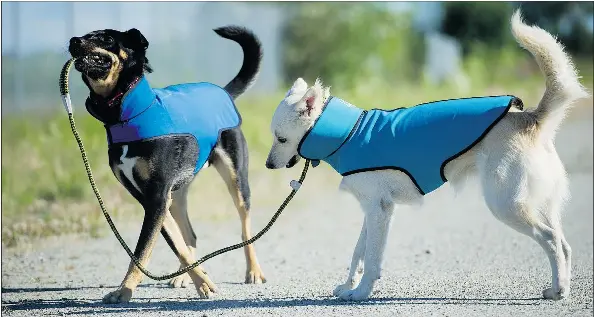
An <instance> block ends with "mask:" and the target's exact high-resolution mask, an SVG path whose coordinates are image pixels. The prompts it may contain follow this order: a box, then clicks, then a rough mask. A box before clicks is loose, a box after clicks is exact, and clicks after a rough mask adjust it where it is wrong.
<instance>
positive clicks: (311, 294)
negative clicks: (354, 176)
mask: <svg viewBox="0 0 594 317" xmlns="http://www.w3.org/2000/svg"><path fill="white" fill-rule="evenodd" d="M586 112H587V113H586V114H584V115H578V116H575V117H578V118H582V119H572V120H568V121H566V122H565V123H564V125H563V130H562V131H561V132H560V135H559V136H558V138H557V147H558V148H559V151H560V154H561V157H562V159H563V161H564V162H565V164H566V166H567V169H568V172H569V176H570V183H571V192H572V197H573V198H572V199H571V201H570V203H569V204H568V206H567V208H566V215H565V218H564V227H565V234H566V237H567V240H568V241H569V243H570V244H571V246H572V248H573V277H572V289H571V295H570V297H569V298H568V299H565V300H561V301H558V302H553V301H546V300H543V299H541V292H542V290H543V289H545V288H547V287H549V284H550V276H551V275H550V274H551V273H550V268H549V263H548V260H547V259H546V257H545V254H544V252H543V251H542V250H541V248H540V247H539V246H538V245H537V244H536V243H535V242H534V241H532V240H531V239H529V238H527V237H525V236H522V235H520V234H519V233H516V232H515V231H513V230H512V229H509V228H508V227H507V226H505V225H503V224H501V223H499V222H498V221H497V220H495V219H494V218H493V216H492V215H491V214H490V212H489V211H488V210H487V208H486V206H485V204H484V202H483V201H482V199H481V198H480V195H479V191H478V189H477V186H474V185H471V186H468V187H467V188H466V189H465V190H464V191H463V192H461V193H460V194H459V195H458V196H457V197H454V196H453V195H452V190H451V188H450V187H449V186H448V185H447V184H446V185H445V186H444V187H442V188H440V189H439V190H437V191H436V192H434V193H432V194H431V195H430V196H428V197H427V199H426V203H425V205H424V206H423V207H422V208H417V209H412V208H410V209H409V208H406V209H400V210H397V211H396V212H395V220H394V223H393V227H392V230H391V233H390V239H389V243H388V247H387V251H386V261H385V265H384V271H383V275H382V279H381V280H380V281H379V283H378V284H377V287H376V290H375V293H374V294H373V297H372V299H370V300H369V301H365V302H359V303H348V302H343V301H340V300H338V299H336V298H334V297H333V296H332V290H333V289H334V287H335V286H336V285H337V284H339V283H342V282H343V280H344V279H345V278H346V276H347V272H348V265H349V263H350V257H351V253H352V250H353V248H354V245H355V242H356V240H357V237H358V233H359V230H360V227H361V222H362V219H363V216H362V213H361V212H360V211H359V210H358V208H357V207H356V206H357V205H356V203H355V202H354V200H353V199H351V198H350V197H343V196H340V195H338V194H335V193H334V191H333V188H325V187H324V188H321V187H320V186H316V181H315V179H316V177H320V176H319V175H326V174H324V173H329V170H328V169H325V168H323V167H321V168H317V169H315V170H313V171H311V172H310V173H309V176H308V180H306V182H307V183H306V184H304V188H303V189H302V191H301V192H299V194H298V195H297V196H296V198H295V201H296V203H295V204H291V205H290V206H289V207H288V209H287V210H286V211H285V213H284V214H283V215H282V216H281V217H280V219H279V220H278V222H277V224H276V225H275V226H273V227H272V229H271V230H270V231H269V233H267V235H265V236H264V237H263V238H262V239H261V240H260V241H258V242H257V243H256V250H257V253H258V256H259V260H260V263H261V265H262V267H263V270H264V273H265V275H266V277H267V278H268V283H266V284H262V285H245V284H242V283H241V282H242V281H243V274H244V259H243V252H242V251H240V250H238V251H233V252H230V253H227V254H224V255H221V256H219V257H217V258H214V259H212V260H210V261H208V262H206V263H205V268H206V270H207V271H208V273H209V274H210V275H211V277H212V278H213V280H214V281H215V283H217V284H218V286H219V288H220V290H221V292H220V293H219V294H218V295H217V296H216V297H214V298H213V299H209V300H200V299H197V296H196V291H195V289H194V288H193V286H190V287H189V288H183V289H173V288H169V287H167V286H166V284H164V283H157V282H155V281H151V280H148V279H145V281H144V282H143V283H142V284H141V285H140V286H139V288H138V289H137V290H136V292H135V294H134V297H133V299H132V301H131V302H130V303H127V304H118V305H107V304H102V303H101V298H102V297H103V295H105V294H106V293H108V292H109V291H111V290H112V289H114V288H115V287H116V286H117V285H118V284H119V283H120V281H121V279H122V277H123V275H124V273H125V271H126V269H127V265H128V258H127V255H126V254H125V252H124V251H123V250H122V248H121V247H120V246H119V244H118V242H117V240H116V239H115V238H114V237H113V236H112V235H111V234H108V235H107V236H105V237H104V238H100V239H90V238H87V239H85V238H80V237H77V236H64V237H59V238H52V239H47V240H45V241H43V242H40V243H38V244H36V245H35V246H34V247H32V248H28V249H23V248H19V249H5V250H2V314H3V315H5V316H48V315H58V316H61V315H66V314H72V315H79V316H87V315H101V316H116V315H117V316H135V315H138V314H142V316H149V317H150V316H160V317H161V316H345V315H350V316H592V315H593V305H592V300H593V297H592V288H593V284H592V270H593V264H592V263H593V230H592V227H593V224H592V223H593V219H592V214H593V212H592V211H593V203H592V196H593V195H592V193H593V188H592V187H593V185H592V182H593V177H592V134H593V131H592V120H591V118H592V113H591V108H590V110H589V111H586ZM253 164H256V162H254V163H253ZM298 173H299V171H298V170H296V169H295V170H293V171H291V173H288V174H287V178H286V182H287V183H288V181H289V180H290V177H291V176H292V175H295V176H297V174H298ZM313 174H318V176H312V175H313ZM336 179H338V178H336ZM335 185H337V183H336V184H335ZM288 191H289V189H288V186H287V189H286V191H285V192H286V193H288ZM253 194H254V195H261V194H262V193H261V192H259V191H258V187H257V186H256V187H255V188H254V189H253ZM283 195H284V194H282V195H279V198H278V201H279V203H280V201H281V200H282V198H283V197H282V196H283ZM274 210H276V206H272V205H271V206H269V207H267V208H259V209H258V210H257V211H254V212H253V226H252V228H253V231H254V232H255V231H257V230H259V229H260V228H262V227H263V226H264V224H265V223H266V222H267V221H268V219H269V217H270V216H271V215H272V213H273V211H274ZM119 226H120V227H122V228H127V230H122V231H125V232H126V234H125V235H124V237H125V238H126V240H127V241H128V243H129V244H131V245H132V246H133V245H134V243H135V241H136V239H137V235H138V232H139V230H140V224H139V223H130V224H119ZM194 226H195V229H196V232H197V234H198V237H199V238H198V239H199V240H198V241H199V242H198V243H199V252H200V253H201V254H205V253H207V252H210V251H212V250H215V249H218V248H220V247H224V246H226V245H229V244H232V243H236V242H237V241H238V240H239V221H238V219H235V218H230V219H228V220H224V221H211V222H206V221H203V222H194ZM176 268H177V263H176V260H175V257H174V255H173V253H172V252H171V251H170V250H169V248H168V247H167V246H166V244H165V242H164V241H163V239H160V240H159V241H158V243H157V246H156V248H155V251H154V253H153V256H152V259H151V263H150V266H149V269H150V270H151V271H153V272H156V273H165V272H167V273H169V272H170V271H172V270H173V269H176Z"/></svg>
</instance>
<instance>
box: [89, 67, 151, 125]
mask: <svg viewBox="0 0 594 317" xmlns="http://www.w3.org/2000/svg"><path fill="white" fill-rule="evenodd" d="M142 79H144V76H142V77H137V78H136V79H134V80H133V81H132V83H130V84H129V85H128V87H127V89H126V90H125V91H121V90H120V91H118V92H117V93H116V94H115V96H113V97H112V98H111V99H109V100H107V101H103V100H97V99H95V98H91V97H88V98H87V101H86V102H85V107H86V108H87V112H88V113H90V114H91V115H92V116H93V117H95V119H97V120H99V121H102V122H103V120H102V119H101V118H100V117H99V116H98V115H97V114H96V113H95V112H94V111H93V110H92V107H91V106H96V107H97V106H100V107H109V108H111V107H113V106H115V105H116V104H118V103H120V104H121V102H122V100H123V98H124V97H125V96H126V94H127V93H128V92H129V91H130V90H132V89H133V88H134V87H135V86H136V85H137V84H138V82H140V81H141V80H142ZM145 81H146V79H145ZM120 120H121V118H118V121H120ZM104 123H105V122H104Z"/></svg>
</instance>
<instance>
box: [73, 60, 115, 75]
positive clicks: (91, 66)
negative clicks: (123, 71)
mask: <svg viewBox="0 0 594 317" xmlns="http://www.w3.org/2000/svg"><path fill="white" fill-rule="evenodd" d="M112 62H113V61H112V60H111V57H109V56H106V55H103V54H97V53H91V54H88V55H84V56H82V57H78V58H77V59H76V61H75V62H74V68H75V69H76V70H78V71H79V72H81V73H83V74H85V75H87V76H89V78H91V79H93V80H98V79H102V78H105V77H106V76H107V75H108V74H109V71H110V70H111V64H112Z"/></svg>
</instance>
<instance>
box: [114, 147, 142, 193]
mask: <svg viewBox="0 0 594 317" xmlns="http://www.w3.org/2000/svg"><path fill="white" fill-rule="evenodd" d="M126 154H128V146H127V145H124V146H123V147H122V156H120V161H122V164H118V169H119V170H120V171H122V173H124V176H126V179H128V181H130V183H132V186H134V188H136V190H138V191H139V192H142V191H141V190H140V188H139V187H138V184H136V181H134V175H133V174H132V170H133V169H134V165H136V160H138V157H126Z"/></svg>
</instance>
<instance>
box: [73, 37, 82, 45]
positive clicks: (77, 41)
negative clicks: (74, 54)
mask: <svg viewBox="0 0 594 317" xmlns="http://www.w3.org/2000/svg"><path fill="white" fill-rule="evenodd" d="M81 44H82V40H81V39H80V38H78V37H73V38H71V39H70V45H71V46H80V45H81Z"/></svg>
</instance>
